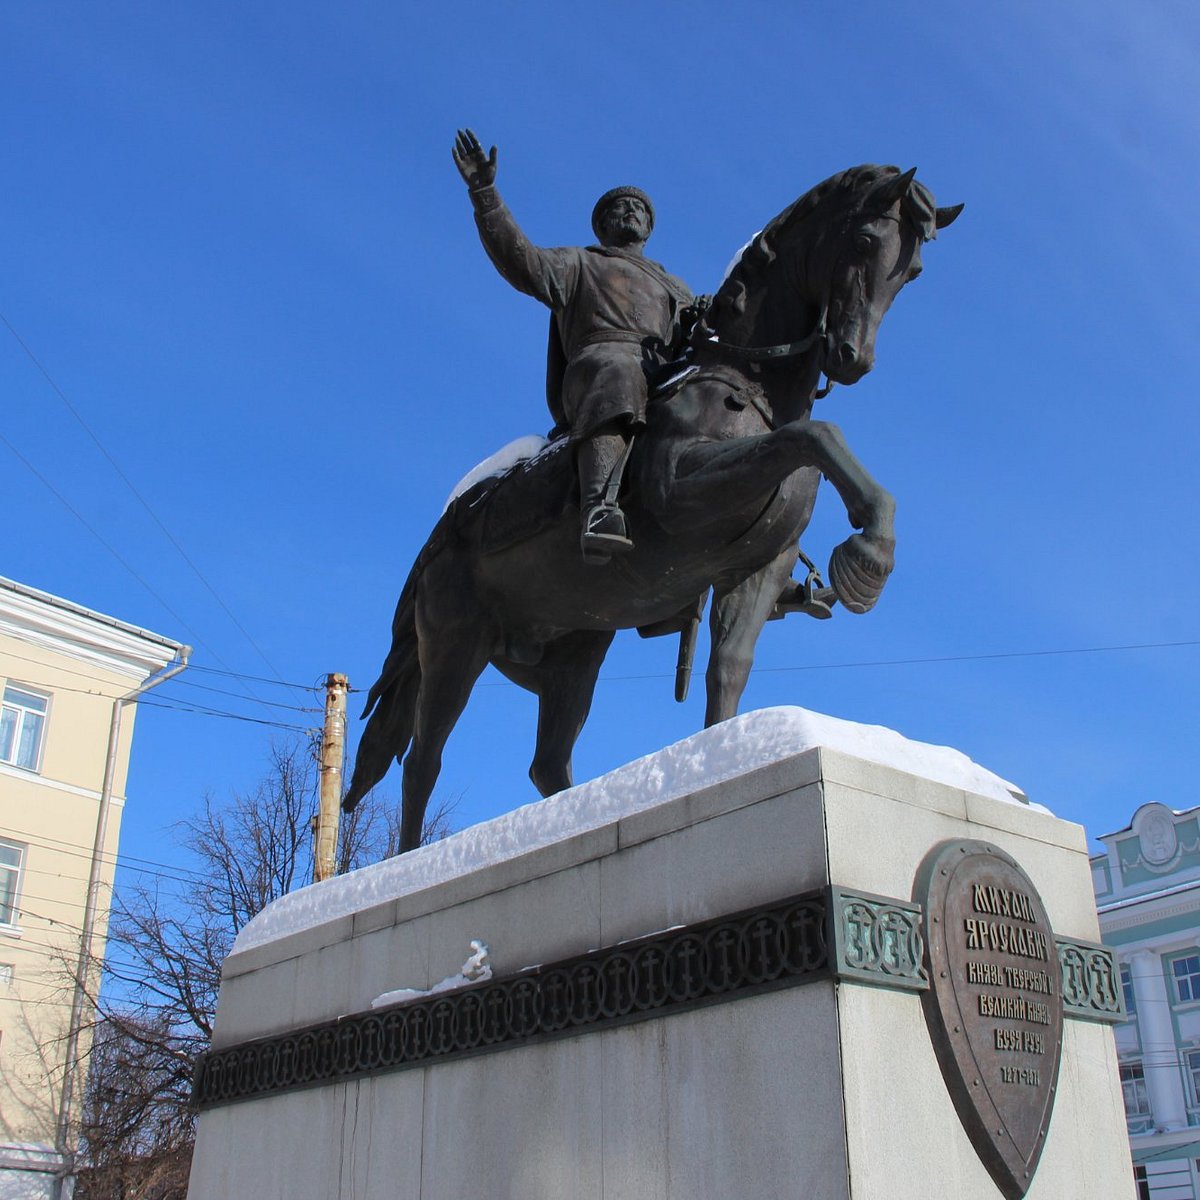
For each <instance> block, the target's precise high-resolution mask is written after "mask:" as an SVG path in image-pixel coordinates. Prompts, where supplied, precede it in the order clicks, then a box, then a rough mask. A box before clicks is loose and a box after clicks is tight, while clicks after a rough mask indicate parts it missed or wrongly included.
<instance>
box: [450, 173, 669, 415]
mask: <svg viewBox="0 0 1200 1200" xmlns="http://www.w3.org/2000/svg"><path fill="white" fill-rule="evenodd" d="M471 199H472V202H473V203H474V206H475V223H476V225H477V226H478V227H479V236H480V239H481V240H482V242H483V246H484V249H485V250H486V251H487V253H488V257H489V258H490V259H491V260H492V262H493V263H494V264H495V265H496V269H497V270H498V271H499V272H500V274H501V275H503V276H504V278H505V279H507V280H508V282H509V283H511V284H512V285H513V287H515V288H516V289H517V290H518V291H521V292H524V293H526V295H529V296H533V297H535V298H536V299H538V300H540V301H541V302H542V303H543V304H545V305H547V307H549V308H550V309H551V311H552V312H553V316H552V318H551V321H550V349H549V356H548V365H547V371H546V399H547V401H548V403H549V405H550V412H551V414H552V415H553V416H554V418H555V420H556V421H557V422H558V423H559V424H560V425H561V424H567V425H569V427H570V430H571V436H572V437H573V438H576V439H578V438H585V437H587V436H588V435H589V434H591V433H594V432H595V430H596V429H597V428H598V427H599V426H601V425H604V424H606V423H607V422H610V421H615V420H625V421H629V422H631V423H632V424H634V425H640V424H641V423H642V422H643V421H644V420H645V416H646V398H647V390H648V388H647V379H648V377H652V376H653V374H654V373H655V370H656V368H658V367H660V366H661V365H662V364H663V362H664V361H665V359H666V356H667V352H668V348H669V347H670V345H671V343H672V342H673V341H674V339H675V335H676V332H677V329H678V323H679V314H680V310H681V309H682V308H683V307H684V306H685V305H687V304H689V303H690V302H691V300H692V293H691V291H690V290H689V289H688V286H687V284H685V283H684V282H683V281H682V280H680V279H676V278H675V277H674V276H673V275H669V274H668V273H667V272H666V271H665V270H664V269H663V268H662V267H661V266H660V265H659V264H658V263H656V262H651V261H650V260H649V259H647V258H643V257H642V256H641V255H640V254H635V253H633V252H631V251H628V250H623V249H618V248H612V247H604V246H588V247H586V248H579V247H575V246H562V247H558V248H555V249H543V248H542V247H540V246H535V245H533V244H532V243H531V242H530V241H529V239H528V238H527V237H526V236H525V235H524V234H523V233H522V232H521V229H520V227H519V226H518V225H517V223H516V221H515V220H513V216H512V213H510V212H509V210H508V208H507V206H506V205H505V204H504V202H503V201H502V200H501V199H500V197H499V195H498V194H497V192H496V190H495V188H483V189H480V190H476V191H473V192H472V193H471Z"/></svg>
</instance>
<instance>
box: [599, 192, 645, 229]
mask: <svg viewBox="0 0 1200 1200" xmlns="http://www.w3.org/2000/svg"><path fill="white" fill-rule="evenodd" d="M622 196H632V197H633V198H634V199H635V200H640V201H641V202H642V203H643V204H644V205H645V206H646V212H648V213H649V214H650V230H651V232H653V230H654V205H653V204H651V203H650V197H649V196H647V195H646V193H645V192H643V191H642V189H641V188H636V187H615V188H611V189H610V190H609V191H607V192H605V193H604V195H603V196H601V197H600V199H599V200H597V201H596V207H595V208H593V209H592V232H593V233H594V234H595V235H596V236H597V237H599V236H600V218H601V216H603V214H604V210H605V209H606V208H607V207H608V206H609V205H610V204H611V203H612V202H613V201H614V200H620V199H621V197H622Z"/></svg>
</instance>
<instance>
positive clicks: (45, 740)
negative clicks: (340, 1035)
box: [0, 578, 188, 1200]
mask: <svg viewBox="0 0 1200 1200" xmlns="http://www.w3.org/2000/svg"><path fill="white" fill-rule="evenodd" d="M187 653H188V651H187V648H186V647H184V646H181V645H180V644H179V643H177V642H173V641H171V640H169V639H168V638H164V637H160V636H159V635H158V634H155V633H149V632H147V631H146V630H144V629H138V628H136V627H135V626H132V625H127V624H125V623H124V622H123V621H118V620H115V619H114V618H113V617H107V616H104V615H103V614H101V613H97V612H92V611H91V610H90V609H86V608H83V607H81V606H80V605H78V604H72V603H71V602H70V601H67V600H62V599H59V598H58V597H57V596H51V595H47V594H46V593H45V592H39V591H37V590H36V589H34V588H30V587H25V586H23V585H22V584H19V583H13V582H12V581H11V580H7V579H4V578H0V706H2V707H0V1200H10V1198H11V1200H15V1198H17V1197H20V1200H41V1198H42V1197H45V1198H46V1200H62V1198H63V1197H66V1196H69V1195H70V1191H71V1180H70V1177H69V1176H70V1148H71V1146H72V1144H73V1133H72V1128H71V1126H72V1120H73V1117H74V1115H75V1113H77V1111H78V1092H79V1085H78V1084H77V1083H74V1080H73V1085H74V1086H73V1087H69V1088H68V1089H67V1092H68V1094H67V1101H68V1103H67V1106H66V1118H67V1119H66V1120H64V1103H63V1093H64V1087H63V1081H64V1078H65V1077H66V1076H67V1074H68V1073H67V1071H66V1063H67V1061H68V1058H69V1057H70V1050H71V1048H72V1045H73V1043H75V1042H76V1041H77V1042H78V1045H77V1052H76V1054H75V1056H74V1057H75V1061H78V1060H79V1059H80V1058H81V1057H82V1056H84V1055H85V1054H86V1051H87V1048H88V1033H87V1027H88V1017H89V1015H90V1014H89V1012H88V1009H87V1006H86V1004H85V1003H84V1002H85V998H86V997H85V994H84V993H83V992H80V991H79V990H78V989H76V987H75V986H74V979H75V978H76V966H77V963H78V961H79V957H80V948H81V941H82V940H83V939H84V937H85V932H86V930H87V928H88V926H89V925H92V924H93V923H94V933H93V936H92V940H91V949H92V955H93V956H95V957H98V956H100V955H102V954H103V948H104V936H105V931H106V926H107V917H108V909H109V903H110V897H111V889H112V880H113V872H114V868H115V862H116V852H117V841H118V837H119V834H120V826H121V811H122V808H123V806H124V796H125V778H126V769H127V766H128V762H129V750H130V743H131V739H132V736H133V724H134V721H133V718H134V709H135V707H136V706H135V703H134V700H135V698H136V694H140V693H141V692H142V691H144V690H146V689H147V687H149V686H154V685H155V684H156V683H159V682H162V680H163V678H165V677H167V676H168V675H170V674H174V673H177V672H178V671H179V670H182V668H183V666H184V665H186V661H187ZM98 844H99V845H98ZM97 848H99V850H100V851H101V852H100V853H99V854H97V853H96V850H97ZM89 898H90V903H89ZM73 1013H74V1014H75V1019H74V1021H73V1019H72V1014H73ZM80 1015H82V1021H80V1019H79V1018H80ZM80 1082H81V1081H80ZM64 1152H65V1153H64Z"/></svg>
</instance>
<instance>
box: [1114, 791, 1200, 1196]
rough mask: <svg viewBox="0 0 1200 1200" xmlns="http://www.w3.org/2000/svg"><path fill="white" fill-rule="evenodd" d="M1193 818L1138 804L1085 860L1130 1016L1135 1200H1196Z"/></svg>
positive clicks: (1199, 1042)
mask: <svg viewBox="0 0 1200 1200" xmlns="http://www.w3.org/2000/svg"><path fill="white" fill-rule="evenodd" d="M1198 817H1200V808H1192V809H1188V810H1186V811H1184V812H1176V811H1174V810H1173V809H1170V808H1167V807H1166V806H1165V805H1162V804H1143V805H1142V807H1141V808H1139V809H1138V810H1137V812H1135V813H1134V814H1133V820H1132V822H1131V823H1130V825H1129V826H1128V827H1127V828H1125V829H1120V830H1118V831H1117V832H1116V833H1110V834H1106V835H1105V836H1103V837H1101V838H1100V839H1099V840H1100V841H1101V842H1102V843H1103V844H1104V846H1105V848H1106V852H1105V853H1104V854H1099V855H1096V856H1095V857H1094V858H1093V859H1092V878H1093V881H1094V884H1095V889H1096V905H1097V908H1098V909H1099V913H1100V930H1101V936H1102V937H1103V939H1104V941H1105V943H1106V944H1107V945H1109V946H1111V947H1112V948H1113V949H1114V950H1115V951H1116V953H1117V959H1118V961H1119V963H1120V968H1121V982H1122V985H1123V987H1124V992H1125V1006H1126V1008H1127V1010H1128V1013H1129V1016H1128V1019H1127V1020H1126V1021H1125V1022H1124V1023H1123V1024H1121V1025H1119V1026H1118V1027H1117V1030H1116V1035H1117V1053H1118V1056H1119V1058H1120V1064H1121V1083H1122V1087H1123V1090H1124V1093H1125V1111H1126V1116H1127V1119H1128V1124H1129V1140H1130V1145H1131V1147H1132V1150H1133V1161H1134V1172H1135V1176H1136V1178H1137V1180H1138V1195H1139V1197H1140V1198H1141V1200H1198V1198H1200V823H1198Z"/></svg>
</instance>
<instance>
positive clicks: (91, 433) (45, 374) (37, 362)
mask: <svg viewBox="0 0 1200 1200" xmlns="http://www.w3.org/2000/svg"><path fill="white" fill-rule="evenodd" d="M0 321H3V322H4V325H5V327H6V328H7V329H8V332H9V333H10V334H12V336H13V338H14V339H15V341H16V343H17V345H19V346H20V347H21V349H22V350H24V351H25V354H26V355H27V356H28V358H29V361H30V362H32V363H33V365H34V366H35V367H37V369H38V371H39V372H40V373H41V375H42V378H43V379H45V381H46V382H47V383H48V384H49V385H50V387H51V389H52V390H53V392H54V394H55V395H56V396H57V397H58V398H59V399H60V400H61V401H62V402H63V404H64V405H65V406H66V409H67V411H68V412H69V413H70V414H71V416H73V417H74V418H75V420H76V421H77V422H78V423H79V426H80V428H81V429H82V430H83V431H84V432H85V433H86V434H87V435H88V437H89V438H91V439H92V442H93V443H94V444H95V446H96V449H97V450H99V451H100V453H101V454H102V455H104V457H105V459H106V460H107V461H108V465H109V466H110V467H112V469H113V470H114V471H115V472H116V474H117V476H118V478H119V479H120V480H121V482H122V483H123V484H124V485H125V486H126V487H127V488H128V489H129V491H130V493H131V494H132V496H133V497H134V499H135V500H137V502H138V503H139V504H140V505H141V506H142V508H144V509H145V510H146V513H147V515H148V516H149V517H150V519H151V520H152V521H153V522H154V523H155V525H157V526H158V528H159V529H160V530H161V531H162V534H163V536H164V537H165V538H166V539H167V541H169V542H170V543H171V545H172V546H174V547H175V550H176V552H177V553H178V554H179V557H180V558H182V559H183V561H184V562H185V563H187V565H188V567H189V568H190V570H191V571H192V574H194V575H195V576H196V578H197V579H198V580H200V582H201V583H202V584H203V585H204V587H205V588H206V589H207V590H208V593H209V595H211V596H212V598H213V599H214V600H215V601H216V602H217V603H218V604H219V605H220V606H221V609H222V610H223V611H224V613H225V615H226V616H227V617H228V618H229V619H230V620H231V621H232V622H233V624H234V626H235V627H236V628H237V630H238V632H239V633H241V635H242V636H243V637H244V638H245V639H246V641H247V642H248V643H249V644H250V646H251V647H252V648H253V650H254V652H255V653H256V654H257V655H258V657H259V658H261V659H262V661H263V662H264V663H266V665H267V668H268V669H269V670H270V671H271V672H272V674H273V675H274V676H275V678H276V679H277V680H279V681H280V682H282V677H281V675H280V673H279V670H278V668H276V666H275V664H274V663H273V662H271V660H270V659H269V658H268V657H267V655H266V653H265V652H264V651H263V649H262V647H261V646H260V645H259V644H258V642H256V641H255V640H254V638H253V637H252V636H251V634H250V631H249V630H248V629H247V628H246V627H245V626H244V625H243V624H242V623H241V621H239V620H238V618H237V616H236V614H235V613H234V611H233V610H232V609H231V608H230V607H229V605H228V604H226V603H225V601H224V599H223V598H222V597H221V596H220V595H219V594H218V593H217V590H216V588H214V587H213V585H212V584H211V583H210V582H209V581H208V579H207V578H206V577H205V575H204V573H203V572H202V571H201V570H200V568H199V567H198V566H197V565H196V564H195V562H194V561H193V560H192V557H191V555H189V554H188V552H187V551H186V550H185V549H184V548H183V546H182V545H181V543H180V541H179V539H178V538H177V537H176V536H175V535H174V534H173V533H172V532H171V531H170V530H169V529H168V528H167V526H166V524H165V523H164V522H163V520H162V519H161V518H160V517H159V515H158V513H156V512H155V511H154V509H153V508H151V507H150V504H149V502H148V501H147V500H146V498H145V496H143V495H142V493H141V492H140V491H139V490H138V489H137V487H136V486H135V485H134V482H133V480H132V479H130V478H129V476H128V475H127V474H126V473H125V471H124V470H123V469H122V467H121V464H120V463H118V462H117V460H116V459H115V458H114V457H113V456H112V454H110V453H109V450H108V447H107V446H105V445H104V443H103V442H102V441H101V440H100V439H99V437H97V435H96V432H95V430H94V429H92V427H91V426H90V425H89V424H88V423H87V421H85V420H84V418H83V414H82V413H80V411H79V410H78V409H77V408H76V407H75V405H74V404H72V403H71V401H70V399H69V398H68V396H67V394H66V392H64V391H63V390H62V388H61V387H59V386H58V383H57V381H56V380H55V379H54V377H53V376H52V375H51V374H50V372H49V371H48V370H47V369H46V367H45V365H44V364H43V363H42V361H41V359H39V358H38V356H37V355H36V354H34V352H33V350H32V349H31V348H30V346H29V344H28V343H27V342H26V341H25V339H24V338H23V337H21V335H20V334H19V333H18V332H17V331H16V329H15V328H14V327H13V325H12V322H11V321H9V319H8V318H7V317H6V316H5V315H4V314H3V313H0ZM168 611H170V610H168ZM214 657H215V655H214Z"/></svg>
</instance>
